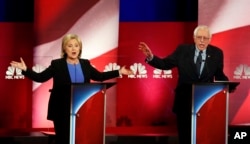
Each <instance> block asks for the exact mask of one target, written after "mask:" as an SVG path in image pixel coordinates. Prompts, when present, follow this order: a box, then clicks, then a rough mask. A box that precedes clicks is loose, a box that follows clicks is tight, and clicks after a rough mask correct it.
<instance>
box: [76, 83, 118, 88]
mask: <svg viewBox="0 0 250 144" xmlns="http://www.w3.org/2000/svg"><path fill="white" fill-rule="evenodd" d="M115 84H116V82H92V83H72V84H71V85H72V86H80V85H82V86H84V85H106V88H110V87H112V86H113V85H115Z"/></svg>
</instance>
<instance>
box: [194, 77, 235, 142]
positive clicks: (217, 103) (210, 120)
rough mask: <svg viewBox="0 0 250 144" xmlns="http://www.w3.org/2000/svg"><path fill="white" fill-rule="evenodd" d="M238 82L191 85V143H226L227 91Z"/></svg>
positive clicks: (233, 87) (232, 88)
mask: <svg viewBox="0 0 250 144" xmlns="http://www.w3.org/2000/svg"><path fill="white" fill-rule="evenodd" d="M238 85H239V82H228V81H218V82H214V83H197V84H193V85H192V116H191V143H192V144H223V143H224V144H227V141H228V101H229V93H230V92H231V91H232V90H234V89H235V88H236V87H237V86H238Z"/></svg>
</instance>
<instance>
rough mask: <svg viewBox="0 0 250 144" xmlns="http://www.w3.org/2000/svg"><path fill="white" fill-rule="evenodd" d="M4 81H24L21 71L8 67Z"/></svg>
mask: <svg viewBox="0 0 250 144" xmlns="http://www.w3.org/2000/svg"><path fill="white" fill-rule="evenodd" d="M5 79H24V75H22V70H21V69H19V68H14V67H12V66H8V68H7V71H6V75H5Z"/></svg>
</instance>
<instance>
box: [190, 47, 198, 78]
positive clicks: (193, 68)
mask: <svg viewBox="0 0 250 144" xmlns="http://www.w3.org/2000/svg"><path fill="white" fill-rule="evenodd" d="M194 55H195V45H193V46H192V47H191V50H190V51H189V53H188V59H189V63H190V66H191V68H192V69H191V70H190V75H192V77H193V76H194V74H195V75H196V76H197V77H198V76H199V75H198V73H197V70H196V66H195V63H194Z"/></svg>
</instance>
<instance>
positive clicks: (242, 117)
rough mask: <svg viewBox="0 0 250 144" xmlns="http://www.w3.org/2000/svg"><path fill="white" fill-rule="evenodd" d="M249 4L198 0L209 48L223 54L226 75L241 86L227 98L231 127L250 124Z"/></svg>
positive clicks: (241, 0)
mask: <svg viewBox="0 0 250 144" xmlns="http://www.w3.org/2000/svg"><path fill="white" fill-rule="evenodd" d="M249 5H250V1H249V0H224V1H217V0H212V1H204V0H199V17H198V23H199V24H206V25H209V26H210V27H211V31H212V33H213V39H212V44H214V45H217V46H219V47H221V48H222V49H223V50H224V57H225V72H226V74H227V75H228V76H229V79H230V80H231V81H239V82H240V85H239V86H238V87H237V90H236V91H235V92H234V93H232V94H231V95H230V98H229V122H230V124H247V123H248V124H249V123H250V116H249V115H248V114H247V113H249V110H250V93H249V88H250V86H249V82H250V81H249V80H250V73H249V70H250V69H249V67H250V57H249V53H250V49H249V47H250V41H249V38H250V33H249V32H250V19H249V18H248V17H247V14H248V13H249V12H250V9H249Z"/></svg>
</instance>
